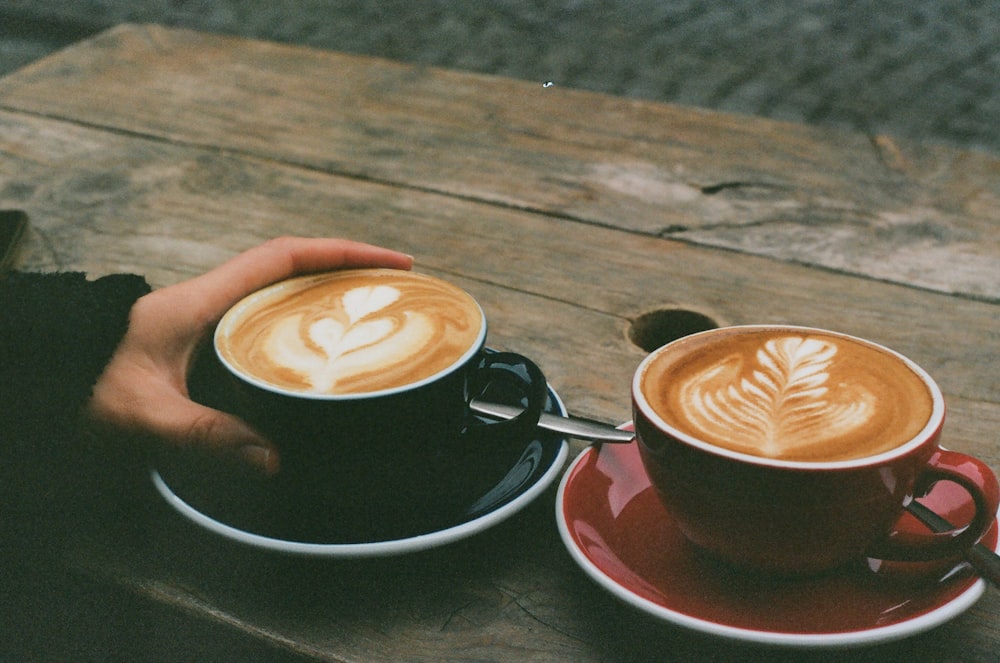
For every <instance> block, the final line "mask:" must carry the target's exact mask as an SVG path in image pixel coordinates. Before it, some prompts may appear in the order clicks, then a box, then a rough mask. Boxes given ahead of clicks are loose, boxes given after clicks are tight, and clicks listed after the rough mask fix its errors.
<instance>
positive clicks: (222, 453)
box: [149, 398, 280, 476]
mask: <svg viewBox="0 0 1000 663" xmlns="http://www.w3.org/2000/svg"><path fill="white" fill-rule="evenodd" d="M171 401H172V402H170V403H166V404H164V407H163V408H162V409H161V412H162V415H161V416H160V417H159V419H158V421H156V422H150V431H149V432H151V433H153V434H154V435H155V436H156V437H157V438H158V439H159V440H160V442H161V443H163V444H166V446H168V447H174V448H186V449H192V450H196V451H202V452H207V453H210V454H213V455H215V456H218V457H220V458H229V459H231V460H235V461H237V462H242V463H244V464H246V465H249V466H251V467H253V468H254V469H256V470H258V471H259V472H261V473H263V474H265V475H267V476H273V475H274V474H276V473H277V472H278V470H279V468H280V459H279V454H278V449H277V447H275V445H274V444H272V443H271V442H270V441H269V440H267V439H266V438H264V437H263V436H262V435H260V434H259V433H258V432H257V431H255V430H254V429H253V428H251V427H250V426H249V425H248V424H247V423H246V422H244V421H243V420H242V419H239V418H238V417H234V416H232V415H229V414H226V413H225V412H220V411H219V410H213V409H212V408H209V407H205V406H203V405H200V404H198V403H194V402H192V401H190V400H187V399H185V398H177V399H171Z"/></svg>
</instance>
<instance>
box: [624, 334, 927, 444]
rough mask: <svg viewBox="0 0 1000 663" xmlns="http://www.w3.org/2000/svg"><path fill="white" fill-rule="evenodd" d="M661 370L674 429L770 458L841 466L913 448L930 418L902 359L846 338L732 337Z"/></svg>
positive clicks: (649, 378)
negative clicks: (904, 446) (914, 438)
mask: <svg viewBox="0 0 1000 663" xmlns="http://www.w3.org/2000/svg"><path fill="white" fill-rule="evenodd" d="M708 338H710V339H712V340H713V341H714V345H713V344H711V343H709V342H708V341H704V342H703V344H702V345H699V344H698V342H697V341H693V342H692V343H691V345H692V347H691V348H688V349H686V350H685V349H683V347H684V344H683V343H681V344H679V345H678V349H677V350H676V351H674V353H673V354H671V353H667V354H665V355H664V356H663V358H662V361H659V362H652V363H651V364H650V366H649V367H648V368H647V370H646V376H644V380H643V385H644V386H643V389H644V393H645V394H646V397H647V398H648V399H649V401H650V404H651V405H652V407H653V408H654V410H656V411H657V413H659V414H660V415H661V416H662V417H663V418H664V419H665V420H666V421H668V422H669V423H670V424H672V425H674V426H676V427H677V428H679V429H680V430H682V431H685V432H687V433H688V434H690V435H693V436H695V437H697V438H699V439H702V440H705V441H707V442H710V443H712V444H715V445H718V446H720V447H724V448H727V449H731V450H735V451H741V452H744V453H749V454H752V455H757V456H763V457H768V458H781V459H791V460H837V459H847V458H854V457H859V456H867V455H873V454H875V453H880V452H882V451H886V450H888V449H891V448H894V447H896V446H899V445H900V444H903V443H905V442H906V441H908V440H909V439H910V438H911V437H912V436H913V435H915V434H916V433H917V432H918V431H919V430H920V429H921V428H922V427H923V425H924V424H925V423H926V421H927V419H928V418H929V416H930V410H931V400H930V396H929V393H928V391H927V389H926V387H925V385H923V383H922V381H921V380H920V378H919V377H918V376H917V375H916V374H915V373H913V372H912V371H911V370H910V369H909V368H908V367H907V366H906V365H905V364H903V363H902V362H901V361H900V360H898V359H896V358H895V357H892V356H890V355H888V354H887V353H883V352H880V351H878V350H876V349H874V348H871V347H869V346H867V345H862V344H858V343H854V342H852V341H849V340H847V339H842V338H840V337H837V336H833V335H831V336H821V335H815V334H798V333H787V332H785V333H778V332H774V331H771V332H769V333H757V334H752V333H744V334H742V335H740V334H737V333H732V334H730V335H726V334H718V335H717V336H716V337H714V338H712V337H711V336H709V337H708Z"/></svg>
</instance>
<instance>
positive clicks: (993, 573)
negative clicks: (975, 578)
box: [906, 500, 1000, 587]
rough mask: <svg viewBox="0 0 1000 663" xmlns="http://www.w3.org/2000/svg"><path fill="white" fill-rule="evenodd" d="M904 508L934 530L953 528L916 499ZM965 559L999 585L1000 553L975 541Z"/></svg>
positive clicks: (994, 583)
mask: <svg viewBox="0 0 1000 663" xmlns="http://www.w3.org/2000/svg"><path fill="white" fill-rule="evenodd" d="M906 510H907V511H909V512H910V513H911V514H913V515H914V516H916V517H917V519H919V520H920V521H921V522H923V524H924V525H927V527H929V528H931V530H933V531H935V532H947V531H948V530H950V529H952V528H953V525H952V524H951V523H949V522H948V521H947V520H945V519H944V518H942V517H941V516H939V515H938V514H936V513H934V512H933V511H931V510H930V509H928V508H927V507H925V506H924V505H923V504H921V503H920V502H917V501H916V500H913V501H912V502H910V503H909V504H907V505H906ZM965 559H966V561H968V562H969V564H970V565H972V568H973V569H975V570H976V573H978V574H979V575H980V576H981V577H982V578H984V579H985V580H987V581H989V582H990V583H992V584H993V585H994V586H996V587H1000V555H997V554H996V553H995V552H993V551H992V550H990V549H989V548H987V547H986V546H984V545H983V544H981V543H977V544H976V545H974V546H972V547H971V548H969V549H968V550H967V551H965Z"/></svg>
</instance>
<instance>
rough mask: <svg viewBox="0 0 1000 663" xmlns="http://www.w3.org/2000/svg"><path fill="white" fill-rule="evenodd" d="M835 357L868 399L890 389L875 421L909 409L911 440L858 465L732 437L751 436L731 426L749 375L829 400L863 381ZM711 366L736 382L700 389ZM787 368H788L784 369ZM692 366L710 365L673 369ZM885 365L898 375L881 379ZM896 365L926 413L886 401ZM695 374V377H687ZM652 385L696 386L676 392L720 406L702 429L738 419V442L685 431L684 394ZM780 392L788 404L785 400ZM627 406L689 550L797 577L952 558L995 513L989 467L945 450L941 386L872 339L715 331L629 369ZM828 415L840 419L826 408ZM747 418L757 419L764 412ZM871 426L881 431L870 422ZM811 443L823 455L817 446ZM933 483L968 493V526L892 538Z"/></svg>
mask: <svg viewBox="0 0 1000 663" xmlns="http://www.w3.org/2000/svg"><path fill="white" fill-rule="evenodd" d="M774 339H778V340H777V341H775V340H774ZM757 341H760V342H761V347H762V348H763V349H760V350H758V351H757V354H752V353H750V352H749V351H747V350H746V349H747V348H752V347H754V343H756V342H757ZM768 343H770V345H767V344H768ZM765 346H766V347H770V348H771V350H770V351H769V350H767V349H766V347H765ZM734 348H743V349H741V350H734ZM774 348H778V350H774ZM831 349H833V354H830V350H831ZM741 353H742V354H741ZM824 353H825V354H824ZM838 354H839V355H843V356H844V357H846V356H848V355H850V356H852V357H853V358H854V359H856V360H857V361H853V360H852V361H853V363H852V364H851V365H852V366H853V367H854V368H852V369H851V370H852V371H855V372H856V374H857V376H858V381H859V382H861V383H866V384H867V383H871V385H881V386H878V387H877V388H876V387H872V390H871V391H878V389H883V390H884V389H885V388H888V389H890V391H889V392H885V393H883V392H879V393H877V394H875V396H874V397H873V399H874V400H872V401H871V403H869V404H868V405H869V415H870V418H872V417H875V416H876V415H877V414H879V412H878V410H879V408H882V409H885V408H887V407H889V405H888V404H889V403H895V402H896V401H899V403H900V405H899V406H898V407H897V405H893V406H892V407H893V408H894V411H897V410H900V409H902V410H904V411H906V413H905V414H904V415H903V418H907V419H914V420H915V421H916V423H917V428H916V430H915V432H912V433H905V439H903V440H902V442H901V443H898V444H894V445H891V448H889V449H887V450H877V451H875V452H874V453H867V452H865V451H864V449H867V448H869V447H866V446H864V445H862V448H861V449H862V450H861V451H855V452H854V453H853V455H852V454H851V453H848V454H847V455H848V456H852V457H847V458H838V459H834V460H830V459H820V460H816V459H807V458H804V457H800V458H796V457H795V456H796V452H795V451H794V450H793V451H792V452H790V453H788V454H786V455H785V457H780V455H779V457H774V456H763V455H758V454H757V453H748V452H747V451H746V448H747V447H746V445H743V446H741V444H742V443H743V442H746V440H745V439H735V438H739V437H740V436H741V435H742V436H743V437H744V438H750V437H753V435H752V434H751V433H750V432H747V431H748V430H749V428H747V427H746V426H743V425H742V424H740V423H739V422H740V421H741V419H740V417H741V416H744V415H745V414H746V412H749V410H746V411H745V410H744V408H743V407H742V406H741V405H740V401H738V397H740V393H739V392H740V391H741V390H745V391H746V393H748V394H754V393H760V392H759V391H755V389H756V387H755V386H754V385H753V384H752V382H753V381H754V380H757V379H759V380H761V381H763V382H765V383H767V382H773V381H772V380H771V378H770V377H768V375H766V374H767V373H768V372H769V371H770V372H775V373H777V374H779V375H780V374H782V373H783V372H784V373H786V375H785V377H786V378H788V380H786V383H785V385H786V391H787V390H788V389H789V388H788V387H787V385H788V384H793V383H794V381H795V377H794V375H799V377H802V376H804V378H803V379H802V380H800V381H801V382H802V384H804V385H806V386H805V387H803V388H802V389H803V390H804V389H806V387H808V388H809V389H812V390H813V391H812V392H810V394H812V395H816V394H819V395H820V396H821V397H822V399H823V403H828V401H829V402H832V401H833V400H835V397H836V395H837V394H838V393H839V391H841V390H844V389H854V388H855V387H858V385H857V384H855V383H852V382H850V381H849V380H848V379H847V378H845V377H844V375H842V374H839V373H837V370H836V369H837V366H838V364H837V362H839V361H840V360H841V357H839V356H838ZM772 355H773V356H772ZM775 357H778V359H775ZM782 357H783V358H782ZM817 358H819V359H817ZM698 362H701V363H702V364H698ZM713 362H714V363H715V364H719V365H722V364H725V366H726V369H725V370H729V371H730V372H731V373H732V375H733V376H735V377H734V379H735V380H736V382H735V383H734V386H733V385H730V386H729V387H727V388H726V389H725V390H721V391H720V390H719V389H717V390H716V391H714V392H713V391H711V388H709V387H704V385H707V384H712V385H713V387H712V388H714V387H717V386H718V384H719V382H718V380H719V379H722V380H723V381H725V380H726V379H728V378H726V377H725V376H726V374H725V371H724V370H723V369H720V368H711V370H709V368H708V367H711V366H712V365H713ZM740 362H742V364H741V363H740ZM783 362H784V364H787V365H788V366H789V367H788V368H787V370H784V371H783V369H782V368H781V366H782V365H784V364H783ZM743 364H745V366H744V365H743ZM758 364H759V365H758ZM696 365H703V366H704V367H706V368H705V369H704V370H702V369H700V368H699V369H694V368H683V369H682V368H679V367H681V366H689V367H690V366H696ZM793 365H794V366H793ZM761 366H764V368H761ZM775 366H778V367H779V368H777V369H775V368H774V367H775ZM665 367H666V368H665ZM736 367H738V369H737V368H736ZM803 367H805V368H803ZM817 367H820V368H817ZM857 367H860V369H859V368H857ZM684 371H690V373H688V374H685V373H684ZM699 371H701V372H700V373H699ZM713 371H714V372H713ZM796 371H798V373H796ZM886 371H889V372H890V373H891V374H892V375H895V376H897V377H894V378H892V379H883V377H882V376H883V374H885V373H886ZM900 371H903V372H905V374H906V375H911V376H912V378H910V377H907V378H906V380H907V381H910V382H912V384H915V385H917V386H918V387H919V388H921V389H924V390H925V391H926V403H927V405H926V406H923V405H920V406H919V407H915V408H913V409H911V410H906V408H907V407H909V405H910V401H911V400H913V399H911V398H909V397H907V398H902V399H896V400H895V401H894V400H893V399H892V397H891V395H892V393H893V391H895V390H898V389H901V388H902V387H901V386H900V385H901V381H900V380H899V377H898V376H901V375H903V373H901V372H900ZM893 372H894V373H893ZM654 374H655V376H656V377H655V379H654V378H653V377H652V376H653V375H654ZM696 374H697V375H700V376H702V378H698V377H691V375H696ZM705 376H708V377H705ZM720 376H721V377H720ZM789 376H793V377H791V378H789ZM699 379H702V382H698V380H699ZM657 380H658V381H659V382H658V383H657V384H660V383H662V384H667V385H670V384H674V383H678V384H679V383H684V384H693V385H695V386H694V387H690V388H682V387H680V386H678V387H676V389H675V391H677V393H678V394H680V392H684V396H685V397H690V396H691V394H696V395H697V394H705V393H707V394H709V395H712V394H714V400H713V398H708V397H705V398H704V400H705V401H706V402H710V407H708V408H707V409H703V410H702V411H701V412H702V414H693V415H690V417H689V418H690V419H691V420H695V419H697V418H698V417H701V416H704V417H705V418H706V421H709V422H710V421H711V417H716V418H717V419H718V421H729V422H736V423H733V426H734V428H733V429H732V430H733V432H732V433H731V436H732V437H733V438H734V444H733V445H732V446H733V448H727V447H725V446H721V444H720V442H721V443H725V444H729V441H727V440H726V439H724V436H722V437H720V438H718V439H715V438H712V439H710V438H711V435H710V434H709V433H705V432H701V431H699V429H697V428H692V427H691V426H689V425H688V423H689V422H688V421H687V419H685V416H687V415H681V416H680V418H678V415H677V413H676V411H675V410H684V409H685V407H687V406H682V405H680V403H681V401H680V400H678V399H679V398H680V396H676V397H675V396H670V398H674V399H675V400H674V403H673V405H672V406H670V405H669V404H664V403H658V402H657V401H656V399H657V398H659V397H663V398H667V396H666V395H665V392H663V393H661V392H660V391H659V389H660V388H659V387H656V386H654V382H656V381H657ZM873 380H874V381H875V382H872V381H873ZM672 381H673V382H672ZM713 381H714V382H713ZM862 386H864V385H862ZM671 388H673V387H671ZM665 389H666V387H665ZM685 389H686V391H684V390H685ZM720 389H721V388H720ZM699 390H700V391H699ZM792 391H794V389H792ZM851 393H855V392H854V391H852V392H851ZM810 394H806V395H805V396H803V395H802V394H793V396H801V399H800V401H794V402H795V403H797V405H796V407H800V408H802V409H801V411H800V414H801V413H805V412H807V411H808V407H811V408H813V409H814V410H819V409H822V408H820V407H819V406H817V405H816V404H815V403H812V404H810V405H809V406H808V407H807V406H806V405H803V403H805V401H807V400H808V397H809V396H810ZM869 395H870V394H869ZM695 398H696V399H697V396H695ZM761 398H764V397H761ZM782 398H788V394H784V395H783V396H782ZM866 398H867V396H863V397H861V398H860V400H861V401H864V400H865V399H866ZM632 399H633V416H634V421H635V430H636V439H637V441H638V444H639V450H640V455H641V457H642V461H643V464H644V467H645V469H646V472H647V473H648V474H649V477H650V480H651V481H652V484H653V486H654V487H655V488H656V490H657V493H658V495H659V497H660V499H661V500H662V502H663V503H664V505H665V506H666V508H667V509H668V511H669V512H670V514H671V516H672V517H673V518H674V519H675V520H676V522H677V524H678V526H679V527H680V529H681V531H682V532H683V533H684V535H685V536H686V537H687V538H688V539H689V540H690V541H691V542H692V543H694V544H695V545H696V546H697V547H699V548H701V549H703V550H704V551H706V552H708V553H709V554H710V555H713V556H715V557H717V558H719V559H721V560H723V561H725V562H728V563H730V564H734V565H737V566H740V567H745V568H748V569H753V570H757V571H762V572H768V573H780V574H790V575H797V574H808V573H816V572H821V571H825V570H829V569H833V568H836V567H838V566H841V565H843V564H846V563H848V562H850V561H851V560H858V559H863V558H865V557H872V558H877V559H883V560H904V561H926V560H936V559H945V558H952V557H957V556H959V555H961V554H962V553H963V552H964V551H965V550H966V549H968V548H969V547H971V546H973V545H974V544H975V543H976V542H977V541H978V540H979V539H980V538H981V537H982V536H983V535H984V534H985V532H986V531H987V529H988V528H989V527H990V526H991V525H992V523H993V522H994V519H995V517H996V513H997V508H998V503H1000V487H998V484H997V479H996V476H995V475H994V474H993V472H992V471H991V470H990V468H989V467H987V466H986V465H985V464H984V463H983V462H981V461H980V460H978V459H976V458H973V457H971V456H968V455H966V454H961V453H957V452H953V451H947V450H945V449H942V448H941V447H940V446H939V439H940V435H941V429H942V426H943V423H944V415H945V406H944V398H943V397H942V395H941V391H940V389H939V388H938V386H937V384H935V382H934V381H933V380H932V379H931V377H930V376H929V375H928V374H927V373H926V372H925V371H924V370H922V369H921V368H920V367H919V366H917V365H916V364H915V363H913V362H912V361H910V360H909V359H907V358H906V357H903V356H902V355H900V354H899V353H896V352H894V351H892V350H890V349H888V348H885V347H882V346H879V345H877V344H875V343H871V342H869V341H865V340H862V339H858V338H854V337H850V336H847V335H844V334H838V333H835V332H829V331H825V330H818V329H810V328H803V327H791V326H773V325H772V326H752V327H751V326H748V327H731V328H723V329H715V330H710V331H707V332H702V333H700V334H694V335H692V336H688V337H685V338H682V339H679V340H677V341H674V342H673V343H670V344H668V345H666V346H664V347H662V348H660V349H658V350H656V351H654V352H653V353H652V354H650V355H649V356H648V357H647V358H646V359H645V360H644V361H643V362H642V363H641V364H640V366H639V368H638V369H637V371H636V373H635V377H634V379H633V383H632ZM727 399H728V400H727ZM880 399H881V400H880ZM744 400H745V399H744ZM765 400H767V399H766V398H765ZM824 407H826V406H824ZM727 408H728V409H727ZM826 409H827V411H829V412H833V411H834V408H833V407H832V406H829V407H826ZM860 409H863V408H860ZM754 411H755V412H757V415H754V416H758V415H760V412H766V411H767V409H766V408H764V409H763V410H762V409H760V408H758V409H757V410H754ZM705 412H707V413H708V414H704V413H705ZM830 416H831V417H832V416H834V415H832V414H831V415H830ZM681 421H683V422H685V423H679V422H681ZM831 421H834V420H833V419H831ZM837 421H840V420H837ZM832 425H833V424H831V426H832ZM837 425H840V424H837ZM879 425H880V426H882V428H885V427H886V426H895V424H886V425H882V424H881V423H880V424H879ZM844 426H846V424H844ZM786 428H787V426H786ZM801 428H802V429H803V430H810V431H813V432H812V433H810V434H811V435H813V437H815V438H816V439H817V440H820V438H821V437H822V435H823V431H824V428H823V427H822V426H818V427H817V426H812V427H811V428H808V429H807V428H806V427H805V426H804V425H803V426H802V427H801ZM709 429H711V425H706V427H705V430H709ZM873 430H876V431H877V430H879V429H878V427H877V426H876V427H875V428H874V429H873ZM816 431H819V432H816ZM714 432H719V431H714ZM866 435H869V436H874V435H876V433H870V434H869V433H866ZM861 437H863V436H861ZM816 447H817V449H821V448H822V441H821V440H820V441H819V442H817V443H816ZM872 448H877V445H876V446H875V447H872ZM810 453H813V452H810ZM815 453H820V452H819V451H816V452H815ZM821 455H822V454H820V456H821ZM938 481H953V482H955V483H957V484H959V485H960V486H962V487H963V488H964V489H965V490H966V491H967V492H968V494H969V496H970V498H971V500H972V502H973V503H974V504H975V515H974V517H973V518H972V520H971V521H970V522H968V523H956V525H957V527H956V529H953V530H951V531H949V532H944V533H940V534H934V533H931V532H930V531H928V532H927V534H926V535H917V534H908V535H903V534H900V533H899V532H896V531H895V529H894V525H895V523H896V522H897V521H898V520H899V518H900V517H901V516H902V515H903V510H904V506H905V505H906V504H907V503H908V502H909V500H912V499H914V498H917V497H922V496H923V495H925V494H927V493H928V492H929V491H930V489H931V487H932V486H933V485H934V484H935V483H937V482H938Z"/></svg>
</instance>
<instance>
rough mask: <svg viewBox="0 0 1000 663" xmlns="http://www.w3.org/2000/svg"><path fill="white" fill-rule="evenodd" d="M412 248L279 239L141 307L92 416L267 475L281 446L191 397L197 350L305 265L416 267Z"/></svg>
mask: <svg viewBox="0 0 1000 663" xmlns="http://www.w3.org/2000/svg"><path fill="white" fill-rule="evenodd" d="M412 264H413V259H412V258H411V257H410V256H407V255H405V254H402V253H397V252H395V251H390V250H389V249H383V248H379V247H376V246H371V245H369V244H361V243H358V242H351V241H348V240H340V239H305V238H294V237H284V238H279V239H273V240H270V241H268V242H266V243H264V244H261V245H260V246H258V247H256V248H253V249H250V250H249V251H246V252H245V253H242V254H240V255H238V256H236V257H235V258H233V259H232V260H230V261H228V262H226V263H224V264H223V265H221V266H219V267H217V268H215V269H213V270H212V271H210V272H207V273H205V274H203V275H201V276H198V277H196V278H193V279H191V280H189V281H185V282H183V283H178V284H176V285H172V286H169V287H166V288H162V289H160V290H154V291H153V292H151V293H150V294H148V295H146V296H145V297H142V298H140V299H139V300H138V301H137V302H136V303H135V305H134V306H133V307H132V310H131V313H130V315H129V327H128V331H127V332H126V334H125V337H124V338H123V339H122V342H121V344H120V345H119V346H118V348H117V349H116V351H115V353H114V355H113V356H112V357H111V361H110V362H109V363H108V365H107V367H106V368H105V370H104V372H103V374H102V375H101V377H100V378H99V379H98V381H97V384H96V385H95V387H94V390H93V394H92V396H91V399H90V401H89V402H88V404H87V407H86V409H85V412H84V416H85V419H86V420H87V424H88V425H89V426H91V427H93V428H96V429H98V430H100V431H102V432H107V433H111V434H113V435H115V436H125V437H128V438H131V439H136V440H141V441H143V442H151V443H153V444H162V445H167V446H170V447H177V448H191V449H196V450H203V451H207V452H209V453H213V454H216V455H220V456H229V457H232V458H236V459H241V460H242V461H243V462H246V463H248V464H250V465H251V466H253V467H255V468H257V469H259V470H260V471H262V472H264V473H266V474H274V473H276V472H277V471H278V468H279V457H278V449H277V447H276V446H275V445H274V444H273V443H272V442H271V441H270V440H268V439H266V438H265V437H263V436H262V435H261V434H260V433H258V432H257V431H256V430H254V429H253V428H251V427H250V426H249V425H248V424H247V423H245V422H244V421H243V420H241V419H239V418H238V417H234V416H232V415H229V414H226V413H224V412H220V411H218V410H214V409H212V408H209V407H205V406H203V405H201V404H198V403H195V402H194V401H192V400H191V398H190V396H189V394H188V389H187V377H188V373H189V371H190V369H191V365H192V362H193V359H194V355H195V351H196V349H197V348H198V346H199V344H200V343H201V342H202V341H203V340H204V339H205V338H206V336H207V335H208V334H209V333H210V331H211V330H212V329H213V328H214V326H215V325H216V323H217V322H218V321H219V319H220V318H221V317H222V314H223V313H225V312H226V311H227V310H228V309H229V308H230V307H231V306H232V305H233V304H235V303H236V302H237V301H239V300H240V299H242V298H243V297H244V296H245V295H248V294H250V293H251V292H253V291H255V290H258V289H260V288H262V287H264V286H266V285H269V284H271V283H274V282H276V281H280V280H282V279H285V278H289V277H291V276H294V275H296V274H302V273H308V272H316V271H323V270H330V269H337V268H348V267H390V268H396V269H409V268H410V267H411V266H412Z"/></svg>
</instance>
